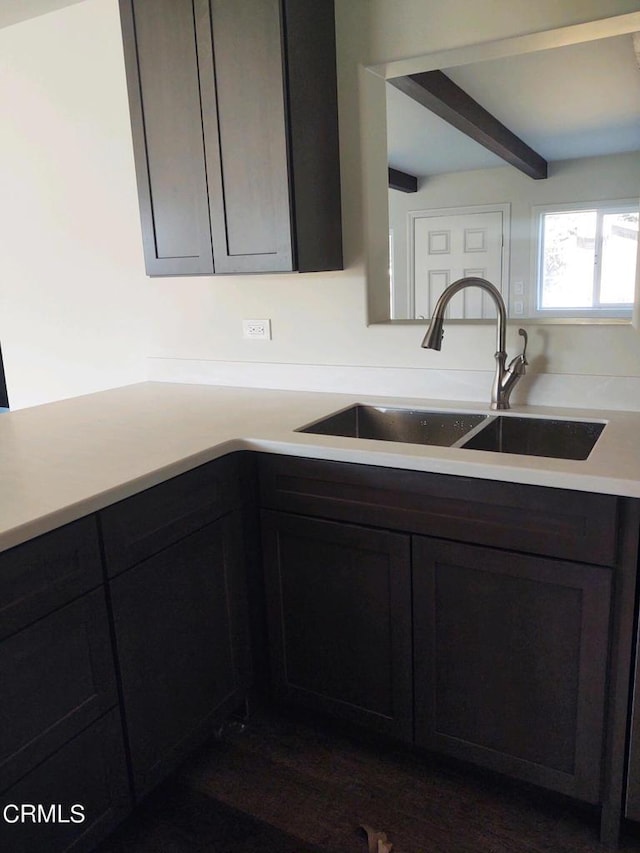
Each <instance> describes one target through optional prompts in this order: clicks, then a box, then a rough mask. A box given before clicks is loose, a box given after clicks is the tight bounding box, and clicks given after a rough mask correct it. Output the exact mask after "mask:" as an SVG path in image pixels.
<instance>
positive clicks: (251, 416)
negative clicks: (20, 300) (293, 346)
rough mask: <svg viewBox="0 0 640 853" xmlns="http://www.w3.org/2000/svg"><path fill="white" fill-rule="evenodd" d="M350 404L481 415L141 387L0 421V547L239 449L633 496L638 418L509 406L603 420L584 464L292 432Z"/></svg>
mask: <svg viewBox="0 0 640 853" xmlns="http://www.w3.org/2000/svg"><path fill="white" fill-rule="evenodd" d="M356 402H358V403H374V404H378V405H380V404H382V405H388V406H402V407H410V408H427V409H429V408H430V409H438V410H441V411H448V410H453V411H465V412H484V413H487V414H488V413H489V408H488V405H487V406H484V405H482V404H479V403H464V402H452V401H447V402H443V401H439V400H416V399H401V398H390V397H375V396H367V395H353V394H325V393H316V392H313V393H312V392H300V391H272V390H264V389H254V388H228V387H215V386H208V385H183V384H171V383H162V382H145V383H141V384H139V385H129V386H126V387H124V388H117V389H114V390H111V391H103V392H100V393H97V394H90V395H87V396H84V397H75V398H73V399H70V400H63V401H60V402H57V403H49V404H47V405H43V406H36V407H33V408H30V409H21V410H19V411H17V412H10V413H6V414H2V415H0V477H1V483H2V490H1V494H0V550H4V549H6V548H10V547H12V546H13V545H17V544H19V543H21V542H24V541H26V540H27V539H30V538H32V537H34V536H37V535H39V534H41V533H45V532H47V531H49V530H52V529H53V528H55V527H58V526H60V525H62V524H66V523H67V522H69V521H73V520H75V519H77V518H80V517H81V516H83V515H86V514H88V513H91V512H94V511H95V510H97V509H101V508H102V507H105V506H108V505H109V504H111V503H114V502H115V501H117V500H120V499H122V498H124V497H128V496H129V495H132V494H134V493H135V492H138V491H141V490H142V489H144V488H147V487H149V486H152V485H155V484H156V483H159V482H162V481H163V480H165V479H167V478H168V477H171V476H175V475H176V474H180V473H182V472H184V471H187V470H189V469H190V468H194V467H195V466H197V465H200V464H202V463H204V462H207V461H209V460H211V459H215V458H216V457H218V456H222V455H224V454H226V453H229V452H231V451H234V450H243V449H249V450H262V451H267V452H272V453H282V454H289V455H294V456H307V457H313V458H317V459H333V460H336V461H341V462H356V463H362V464H370V465H382V466H385V467H392V468H406V469H413V470H417V471H432V472H437V473H446V474H457V475H463V476H466V477H478V478H481V479H491V480H503V481H509V482H518V483H531V484H537V485H543V486H551V487H554V488H565V489H576V490H579V491H588V492H600V493H605V494H614V495H621V496H628V497H635V498H638V497H640V412H619V411H615V412H604V411H600V410H588V409H558V408H553V409H551V408H546V407H540V406H518V407H514V408H513V409H512V410H511V414H514V415H517V414H527V415H540V416H543V417H544V416H546V417H560V418H562V417H564V418H573V419H578V420H580V419H586V420H601V421H606V423H607V425H606V427H605V429H604V432H603V433H602V435H601V436H600V438H599V440H598V442H597V443H596V445H595V447H594V449H593V450H592V452H591V454H590V456H589V458H588V459H586V460H584V461H575V460H562V459H547V458H540V457H528V456H518V455H514V454H500V453H490V452H485V451H477V450H465V449H462V448H453V447H434V446H425V445H416V444H404V443H396V442H386V441H371V440H364V439H354V438H341V437H333V436H322V435H312V434H309V433H298V432H295V430H296V429H297V428H298V427H301V426H304V425H306V424H308V423H311V422H313V421H314V420H317V419H318V418H322V417H324V416H325V415H328V414H331V413H332V412H334V411H337V410H339V409H341V408H344V407H346V406H348V405H350V404H352V403H356Z"/></svg>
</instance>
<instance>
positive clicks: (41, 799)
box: [0, 709, 131, 853]
mask: <svg viewBox="0 0 640 853" xmlns="http://www.w3.org/2000/svg"><path fill="white" fill-rule="evenodd" d="M21 803H30V804H38V803H40V804H42V805H43V806H44V807H45V810H46V811H50V810H51V808H52V807H53V808H57V806H58V805H59V806H60V808H61V812H60V814H61V816H62V817H63V818H64V821H65V822H62V821H61V822H55V823H53V822H52V823H45V822H36V823H32V822H30V821H24V822H16V823H13V822H8V821H6V820H3V821H0V850H3V851H10V853H90V851H92V850H94V849H95V847H96V844H98V842H100V841H102V839H103V838H104V837H105V836H106V835H108V834H109V833H110V832H111V831H112V830H113V829H115V828H116V826H117V825H118V824H119V823H121V822H122V820H123V819H124V818H125V817H126V816H127V814H128V812H129V811H130V809H131V796H130V793H129V779H128V776H127V769H126V763H125V755H124V747H123V743H122V725H121V722H120V713H119V711H118V710H117V709H113V710H112V711H110V712H109V713H108V714H105V716H104V717H101V718H100V719H99V720H97V721H96V722H95V723H93V724H92V725H91V726H89V728H87V729H84V730H83V731H82V732H80V734H78V735H77V736H76V737H74V738H73V739H72V740H70V741H69V742H68V743H67V744H65V746H63V747H62V749H60V750H58V751H57V752H55V753H53V755H51V756H50V757H49V758H48V759H47V760H46V761H44V762H43V763H42V764H39V765H38V766H37V767H35V768H34V769H33V770H32V771H31V772H30V773H29V774H28V775H27V776H25V777H24V778H23V779H21V780H20V781H19V782H18V783H17V784H16V785H14V787H13V788H11V789H10V790H9V791H6V792H5V793H4V794H0V814H3V813H4V810H5V808H8V811H7V812H6V814H7V815H8V816H9V818H10V820H11V821H12V820H13V819H14V818H15V815H16V809H15V805H16V804H21ZM52 804H53V805H52ZM72 806H73V807H75V808H74V811H71V808H72ZM78 807H81V811H80V810H79V809H78ZM79 817H82V818H83V819H82V820H81V821H80V820H79V819H78V818H79ZM72 818H73V819H72Z"/></svg>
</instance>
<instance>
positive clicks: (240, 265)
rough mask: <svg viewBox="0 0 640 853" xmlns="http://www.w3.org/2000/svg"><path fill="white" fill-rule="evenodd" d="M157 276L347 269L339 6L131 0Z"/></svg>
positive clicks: (310, 1) (129, 19)
mask: <svg viewBox="0 0 640 853" xmlns="http://www.w3.org/2000/svg"><path fill="white" fill-rule="evenodd" d="M120 16H121V21H122V32H123V41H124V53H125V63H126V71H127V84H128V89H129V106H130V111H131V122H132V132H133V146H134V154H135V161H136V173H137V182H138V195H139V200H140V213H141V219H142V235H143V244H144V253H145V263H146V269H147V273H148V274H149V275H152V276H163V275H165V276H169V275H202V274H204V275H210V274H212V273H257V272H289V271H293V270H297V271H299V272H315V271H321V270H334V269H341V268H342V266H343V264H342V236H341V235H342V228H341V218H340V170H339V149H338V121H337V118H338V116H337V92H336V62H335V59H336V57H335V22H334V9H333V0H120Z"/></svg>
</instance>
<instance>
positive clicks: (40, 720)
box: [0, 589, 117, 790]
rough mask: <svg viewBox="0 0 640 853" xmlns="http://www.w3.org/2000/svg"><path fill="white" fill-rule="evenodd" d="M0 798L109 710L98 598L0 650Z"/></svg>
mask: <svg viewBox="0 0 640 853" xmlns="http://www.w3.org/2000/svg"><path fill="white" fill-rule="evenodd" d="M0 684H1V685H2V693H1V695H0V717H1V718H2V721H3V723H2V726H0V790H3V789H5V788H6V787H8V786H9V785H10V784H12V783H13V782H14V781H15V780H16V779H18V778H20V777H21V776H22V775H24V774H25V773H26V772H28V771H29V770H30V769H31V768H32V767H33V766H34V765H35V764H37V763H38V762H40V761H42V760H43V759H44V758H45V757H46V756H47V755H50V754H51V753H52V752H53V751H54V750H56V749H58V748H59V747H60V746H61V745H62V744H63V743H65V742H66V741H67V740H69V738H70V737H72V736H73V735H75V734H76V733H77V732H78V731H80V730H81V729H82V728H84V727H85V726H87V725H88V724H89V723H91V722H92V721H93V720H95V719H96V718H97V717H99V716H101V715H102V714H104V713H105V711H106V710H107V709H109V708H110V707H112V706H113V705H115V704H116V702H117V691H116V683H115V674H114V664H113V653H112V648H111V638H110V635H109V627H108V623H107V613H106V605H105V600H104V592H103V591H102V590H101V589H100V590H96V591H95V592H92V593H89V595H86V596H84V597H83V598H80V599H79V600H78V601H75V602H73V604H69V605H67V607H64V608H62V609H61V610H57V611H56V612H55V613H52V614H51V615H49V616H47V617H46V618H45V619H42V620H40V621H39V622H36V623H35V624H34V625H31V626H30V627H28V628H25V629H24V630H23V631H20V632H18V633H17V634H14V635H13V636H12V637H9V638H8V639H7V640H5V641H4V642H3V643H2V644H1V645H0Z"/></svg>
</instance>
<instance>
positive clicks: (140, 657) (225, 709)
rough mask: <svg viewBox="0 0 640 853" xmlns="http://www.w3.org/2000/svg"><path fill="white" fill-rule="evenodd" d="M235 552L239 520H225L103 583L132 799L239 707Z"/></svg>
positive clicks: (240, 645)
mask: <svg viewBox="0 0 640 853" xmlns="http://www.w3.org/2000/svg"><path fill="white" fill-rule="evenodd" d="M241 545H242V543H241V528H240V520H239V514H237V513H231V514H230V515H227V516H225V517H224V518H221V519H220V520H219V521H217V522H215V523H213V524H210V525H208V526H207V527H204V528H202V529H201V530H199V531H198V532H197V533H193V534H191V535H190V536H187V537H185V538H184V539H182V540H181V541H179V542H176V543H175V544H174V545H172V546H171V547H169V548H166V549H165V550H164V551H161V552H160V553H159V554H156V555H155V556H153V557H151V558H149V559H148V560H145V561H144V562H142V563H140V564H139V565H137V566H135V567H134V568H132V569H129V570H128V571H126V572H124V573H123V574H121V575H119V576H118V577H117V578H115V579H114V580H113V581H111V584H110V587H111V599H112V607H113V615H114V624H115V634H116V643H117V650H118V659H119V663H120V674H121V679H122V692H123V701H124V711H125V720H126V728H127V732H128V737H129V747H130V751H131V764H132V771H133V781H134V791H135V795H136V798H140V797H141V796H143V795H144V794H145V793H146V792H147V791H149V790H150V789H151V788H152V787H154V786H155V785H156V784H157V783H158V782H160V781H161V780H162V779H163V778H164V777H165V776H166V775H167V774H168V773H170V772H171V771H172V770H173V769H174V768H175V767H176V766H177V765H178V764H179V763H180V761H181V760H182V759H183V758H184V757H185V756H186V755H187V754H188V753H189V752H190V751H191V749H192V748H193V747H194V746H196V745H198V744H199V743H200V742H202V741H203V740H204V739H206V737H208V736H209V735H210V734H211V733H212V732H213V731H214V729H215V727H216V726H217V725H219V723H220V721H221V720H222V719H223V718H224V716H226V715H227V714H228V713H229V712H230V711H231V710H233V709H234V708H235V707H236V706H237V705H239V704H241V703H242V700H243V697H244V695H245V688H246V683H247V681H248V629H247V617H246V600H245V598H246V586H245V582H244V574H243V573H244V567H243V564H242V560H241V559H240V549H241Z"/></svg>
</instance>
